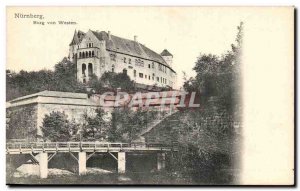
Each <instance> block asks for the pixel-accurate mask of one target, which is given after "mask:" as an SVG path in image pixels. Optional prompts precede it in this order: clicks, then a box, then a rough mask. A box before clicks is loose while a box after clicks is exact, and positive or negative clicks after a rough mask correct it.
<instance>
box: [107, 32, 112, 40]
mask: <svg viewBox="0 0 300 191" xmlns="http://www.w3.org/2000/svg"><path fill="white" fill-rule="evenodd" d="M107 33H108V40H111V35H110V31H108V32H107Z"/></svg>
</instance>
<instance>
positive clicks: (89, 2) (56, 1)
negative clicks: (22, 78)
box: [0, 0, 300, 190]
mask: <svg viewBox="0 0 300 191" xmlns="http://www.w3.org/2000/svg"><path fill="white" fill-rule="evenodd" d="M299 2H300V1H296V0H264V1H262V0H246V1H240V0H231V1H221V0H203V1H197V0H182V1H180V0H173V1H171V0H164V1H162V0H151V1H150V0H149V1H146V0H126V1H122V0H101V1H97V0H80V1H79V0H72V1H64V2H63V1H61V0H43V1H41V0H11V1H8V0H1V1H0V12H1V19H0V31H1V32H0V34H1V35H0V42H1V45H0V50H1V51H0V58H1V65H0V67H1V69H0V83H1V86H0V87H3V89H2V91H0V97H1V99H0V101H1V102H0V104H1V109H0V121H1V127H2V128H1V132H0V140H1V143H2V144H1V147H0V156H1V158H0V161H1V162H0V172H1V175H2V176H1V178H0V181H1V182H0V190H11V189H16V188H11V187H7V186H6V177H5V172H6V169H5V120H6V118H5V91H6V89H5V65H6V6H33V5H38V6H50V5H58V6H93V5H94V6H95V5H97V6H100V5H125V6H146V5H152V6H291V5H294V6H296V7H298V8H299V5H300V3H299ZM297 25H299V19H298V20H297ZM298 33H299V32H298ZM296 54H298V55H299V49H298V50H297V52H296ZM299 70H300V69H299V66H298V70H297V73H299ZM299 86H300V85H299V83H298V86H297V89H298V90H299V89H300V87H299ZM298 95H299V93H298ZM298 98H299V97H298ZM299 115H300V114H299V113H297V118H298V119H299ZM297 137H298V138H299V129H298V134H297ZM297 158H298V159H299V156H298V154H297ZM297 182H298V184H299V176H298V180H297ZM32 188H34V187H23V188H18V189H19V190H23V189H24V190H26V189H30V190H31V189H32ZM86 188H87V187H78V188H76V187H68V188H67V187H61V188H53V187H43V188H41V187H39V188H34V189H43V190H53V189H55V190H71V189H76V190H86ZM91 189H92V188H91ZM93 189H107V188H103V187H102V188H93ZM114 189H115V188H114ZM123 189H124V188H123ZM126 189H132V188H126ZM137 189H139V190H140V189H142V190H144V189H146V188H145V187H143V188H137ZM155 189H156V190H162V188H155ZM171 189H173V188H171ZM184 189H186V188H184ZM201 189H204V190H208V189H210V188H201ZM223 189H224V190H225V189H226V188H222V190H223ZM237 189H244V188H240V187H238V188H237ZM254 189H255V190H257V189H258V188H254ZM268 189H271V188H268ZM285 189H287V188H285Z"/></svg>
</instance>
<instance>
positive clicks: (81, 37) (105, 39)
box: [69, 30, 176, 88]
mask: <svg viewBox="0 0 300 191" xmlns="http://www.w3.org/2000/svg"><path fill="white" fill-rule="evenodd" d="M69 59H70V60H71V61H72V62H74V63H76V65H77V79H78V81H80V82H83V83H86V82H88V81H89V79H90V78H91V76H92V75H93V74H94V75H96V76H97V77H101V76H102V74H103V73H104V72H109V71H111V72H115V73H121V72H124V73H127V75H128V76H129V77H130V79H131V80H134V81H135V82H136V83H137V84H143V85H156V86H158V87H171V88H174V87H175V84H176V72H175V71H174V70H173V69H172V61H173V55H172V54H171V53H170V52H169V51H168V50H166V49H165V50H163V51H162V53H161V54H158V53H156V52H155V51H153V50H151V49H149V48H147V47H146V46H145V45H143V44H141V43H139V42H138V40H137V36H134V40H128V39H124V38H121V37H118V36H114V35H112V34H111V32H110V31H108V32H105V31H101V32H99V31H92V30H89V31H88V32H87V33H84V32H82V31H76V30H75V33H74V36H73V39H72V41H71V43H70V45H69Z"/></svg>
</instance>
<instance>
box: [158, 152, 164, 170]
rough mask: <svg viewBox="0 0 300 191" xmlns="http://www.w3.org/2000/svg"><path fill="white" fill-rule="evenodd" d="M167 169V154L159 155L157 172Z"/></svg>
mask: <svg viewBox="0 0 300 191" xmlns="http://www.w3.org/2000/svg"><path fill="white" fill-rule="evenodd" d="M165 168H166V153H157V170H159V171H160V170H164V169H165Z"/></svg>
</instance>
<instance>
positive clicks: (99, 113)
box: [81, 108, 110, 141]
mask: <svg viewBox="0 0 300 191" xmlns="http://www.w3.org/2000/svg"><path fill="white" fill-rule="evenodd" d="M106 116H107V113H106V112H105V111H104V110H103V109H100V108H99V109H96V115H95V116H89V115H88V114H87V113H85V114H84V124H83V126H82V130H81V131H82V132H81V134H82V136H83V138H84V139H85V140H92V141H96V140H106V139H107V129H108V128H109V126H110V124H109V122H108V120H106V118H105V117H106Z"/></svg>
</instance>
